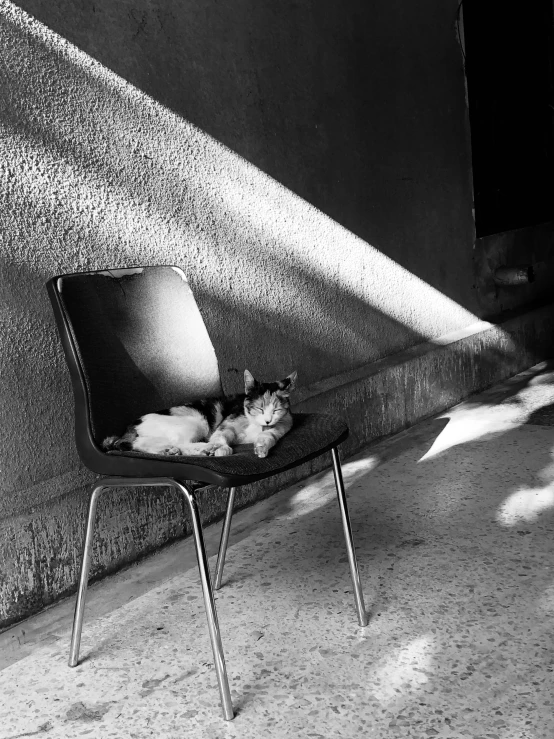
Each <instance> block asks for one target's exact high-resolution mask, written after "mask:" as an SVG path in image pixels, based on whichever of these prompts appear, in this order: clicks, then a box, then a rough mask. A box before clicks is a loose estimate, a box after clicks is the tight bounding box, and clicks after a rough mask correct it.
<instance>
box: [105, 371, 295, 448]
mask: <svg viewBox="0 0 554 739" xmlns="http://www.w3.org/2000/svg"><path fill="white" fill-rule="evenodd" d="M296 378H297V373H296V372H292V373H291V374H290V375H288V377H285V379H284V380H278V381H277V382H258V381H257V380H255V379H254V377H253V376H252V374H251V373H250V372H249V371H248V370H245V371H244V389H245V392H244V393H243V394H240V395H232V396H228V397H222V398H210V399H208V400H195V401H193V402H191V403H184V404H183V405H177V406H173V407H172V408H169V409H168V410H163V411H158V412H157V413H147V414H146V415H144V416H141V417H140V418H139V419H138V420H137V421H135V422H134V423H132V424H131V425H130V426H128V428H127V430H126V431H125V433H124V434H123V436H121V437H117V436H108V437H107V438H106V439H104V441H103V443H102V447H103V448H104V449H105V450H110V449H118V450H121V451H130V450H132V451H136V452H147V453H148V454H162V455H167V456H189V455H190V456H215V457H226V456H229V455H231V454H233V446H236V445H237V444H254V453H255V454H256V456H258V457H260V458H262V457H267V455H268V453H269V450H270V449H271V448H272V447H273V446H275V444H276V443H277V442H278V441H279V439H280V438H282V437H283V436H284V435H285V434H286V433H287V431H290V429H291V428H292V415H291V412H290V403H289V395H290V393H291V392H292V390H294V387H295V384H296Z"/></svg>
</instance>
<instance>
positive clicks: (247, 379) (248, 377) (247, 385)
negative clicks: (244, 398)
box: [244, 369, 257, 395]
mask: <svg viewBox="0 0 554 739" xmlns="http://www.w3.org/2000/svg"><path fill="white" fill-rule="evenodd" d="M256 384H257V383H256V380H255V379H254V376H253V375H252V374H251V373H250V372H249V371H248V370H247V369H245V370H244V390H245V392H246V394H247V395H248V393H251V392H252V390H254V388H255V387H256Z"/></svg>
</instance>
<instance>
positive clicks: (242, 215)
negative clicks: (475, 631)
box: [0, 0, 479, 623]
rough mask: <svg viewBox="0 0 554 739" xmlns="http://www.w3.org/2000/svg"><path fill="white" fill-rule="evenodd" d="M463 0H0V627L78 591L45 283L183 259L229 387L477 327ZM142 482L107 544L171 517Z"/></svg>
mask: <svg viewBox="0 0 554 739" xmlns="http://www.w3.org/2000/svg"><path fill="white" fill-rule="evenodd" d="M456 6H457V2H456V0H449V1H448V2H443V1H442V0H425V2H421V3H418V4H417V5H411V4H410V3H405V2H400V1H399V0H397V1H394V2H389V1H387V2H386V3H385V2H383V3H381V4H379V7H376V6H375V4H373V3H365V2H362V0H348V1H347V2H346V4H345V3H341V4H337V3H334V2H332V1H331V0H318V1H317V2H305V3H293V2H290V3H277V4H276V3H270V2H266V1H265V0H263V1H261V2H260V0H255V1H254V0H252V1H251V2H250V1H246V0H244V1H243V2H240V3H229V4H221V3H218V2H216V0H208V2H206V0H192V1H191V2H188V3H182V2H180V0H168V1H167V2H164V3H161V2H160V3H158V2H156V1H155V0H133V2H125V1H123V0H122V1H121V2H117V3H115V2H112V0H99V1H98V2H94V3H92V2H89V1H88V0H86V1H85V0H71V2H70V1H69V0H67V1H65V0H50V2H48V3H44V2H38V0H37V1H36V2H34V1H31V0H21V2H19V3H17V4H14V3H11V2H8V1H7V0H0V80H1V87H2V95H1V96H0V240H1V246H0V296H1V299H2V301H3V310H2V318H1V320H2V330H1V332H0V342H1V347H0V373H1V377H2V390H1V392H2V398H1V400H0V449H1V455H2V458H1V466H2V476H1V482H0V485H1V487H0V519H1V520H2V521H3V524H2V527H3V531H4V533H5V534H6V537H10V536H13V537H15V534H16V533H17V534H18V537H19V538H17V537H16V538H14V539H13V541H14V549H13V552H12V554H11V555H9V556H8V554H5V558H6V563H5V566H6V568H8V569H9V570H10V572H11V573H12V574H11V575H10V583H9V585H8V584H6V582H7V581H6V580H4V581H3V583H4V585H5V590H4V593H3V595H0V602H1V603H2V607H3V616H0V623H1V621H2V618H4V619H6V618H14V617H20V616H21V615H22V614H24V613H26V612H29V610H32V609H34V608H37V607H39V606H40V604H41V603H45V602H48V600H49V599H51V598H52V597H55V595H56V594H57V593H58V594H59V593H60V592H63V591H64V590H67V588H68V587H71V584H72V582H73V579H74V561H75V556H76V553H78V550H79V537H78V536H77V534H76V530H77V529H76V523H75V522H76V521H78V519H80V517H81V515H82V504H83V496H84V488H83V485H84V484H85V483H86V482H87V481H88V480H89V479H90V475H89V474H88V473H87V472H86V471H85V470H83V469H82V467H81V466H80V463H79V461H78V459H77V457H76V454H75V449H74V445H73V438H72V433H73V432H72V416H73V414H72V399H71V395H70V387H69V379H68V376H67V372H66V369H65V366H64V362H63V359H62V356H61V352H60V346H59V342H58V338H57V336H56V333H55V329H54V324H53V320H52V315H51V311H50V307H49V304H48V302H47V298H46V293H45V290H44V287H43V285H44V281H45V280H46V279H47V278H49V277H50V276H51V275H53V274H55V273H59V272H67V271H78V270H85V269H94V268H105V267H110V266H111V267H125V266H130V265H135V264H156V263H173V264H176V265H178V266H180V267H182V268H183V270H184V271H185V273H186V274H187V276H188V278H189V280H190V283H191V285H192V287H193V290H194V291H195V294H196V295H197V298H198V301H199V304H200V307H201V310H202V312H203V315H204V317H205V320H206V324H207V326H208V330H209V331H210V334H211V336H212V339H213V341H214V344H215V347H216V351H217V353H218V356H219V359H220V363H221V370H222V375H223V382H224V385H225V387H226V389H227V390H233V389H236V388H237V386H238V383H239V380H238V378H239V377H240V374H241V373H242V370H243V368H244V367H248V368H249V369H250V370H252V371H253V372H254V373H255V374H256V373H258V374H260V375H262V376H264V377H266V378H272V377H275V376H281V375H284V374H286V373H288V372H290V371H291V370H292V369H293V368H296V369H298V371H299V376H300V381H301V384H302V385H307V384H309V383H312V382H316V381H318V380H321V379H322V378H325V377H329V376H332V375H334V374H336V373H340V372H344V371H345V370H349V369H352V368H355V367H359V366H361V365H365V364H367V363H368V362H371V361H375V360H379V359H381V358H383V357H386V356H389V355H391V354H393V353H395V352H398V351H401V350H404V349H406V348H407V347H410V346H413V345H414V344H416V343H417V342H419V341H421V340H422V339H425V338H432V337H436V336H439V335H441V334H444V333H445V332H448V331H452V330H455V329H459V328H461V327H463V326H466V325H467V324H469V323H471V322H472V321H474V320H475V318H474V314H475V313H477V312H478V310H479V309H478V307H477V300H476V297H475V290H474V288H473V265H472V240H473V223H472V216H471V191H470V163H469V143H468V135H467V130H466V110H465V97H464V81H463V71H462V65H461V57H460V53H459V49H458V46H457V42H456V37H455V32H454V18H455V12H456ZM25 11H28V13H31V14H33V15H34V17H32V16H31V15H28V14H27V12H25ZM160 495H161V496H162V497H161V498H159V500H162V501H163V503H160V506H159V510H158V513H159V520H157V519H156V518H155V517H153V518H150V516H151V512H149V508H148V506H146V507H145V506H142V507H140V505H139V504H138V503H137V506H139V508H140V510H141V511H142V513H141V516H142V518H141V519H140V520H141V521H143V522H144V521H145V520H149V525H148V527H146V528H145V527H144V525H143V524H141V525H140V526H139V529H140V533H141V535H142V539H141V536H138V535H136V536H135V533H133V532H132V531H131V530H130V528H129V527H130V524H125V522H123V524H124V527H123V528H124V530H123V532H122V533H120V534H119V537H120V542H122V543H121V545H120V547H121V551H123V550H125V554H124V555H123V554H122V555H121V557H120V559H121V561H123V560H128V559H129V558H132V556H133V552H135V553H136V552H137V551H139V550H138V549H137V547H139V545H138V544H137V541H139V540H140V541H142V544H140V547H142V549H141V551H144V550H147V549H148V548H149V547H152V546H155V545H156V544H158V543H160V542H161V541H163V540H165V539H167V537H168V536H171V535H178V533H179V531H182V528H181V529H179V527H180V526H181V524H180V523H179V524H176V523H172V524H171V525H170V523H169V522H171V521H174V519H175V516H176V515H177V513H178V510H177V509H176V508H175V505H176V504H175V503H174V502H171V501H170V500H169V498H167V497H166V498H164V497H163V494H160ZM156 500H158V498H156ZM129 505H131V504H129ZM121 510H122V511H127V508H125V506H124V507H123V508H122V509H121ZM77 514H78V516H77ZM122 515H123V514H122ZM129 515H131V514H129ZM15 516H17V517H18V518H17V519H16V518H14V517H15ZM108 518H109V517H108ZM139 518H140V517H139ZM43 524H44V525H43ZM141 527H142V528H141ZM171 527H173V528H171ZM175 527H176V528H175ZM108 528H109V527H108ZM8 529H9V531H11V532H12V533H9V531H8ZM143 529H144V530H143ZM170 529H171V530H170ZM173 529H175V531H174V530H173ZM109 530H111V529H110V528H109ZM14 532H15V533H14ZM113 536H114V537H117V536H118V535H116V533H115V529H114V533H113ZM6 540H8V539H6ZM105 541H106V542H109V544H106V551H105V552H104V555H105V556H104V560H106V562H107V561H108V560H110V558H112V559H114V561H115V560H117V559H118V555H117V550H118V546H119V545H118V544H117V538H116V539H114V540H113V541H112V540H111V539H110V538H109V536H108V538H107V539H105ZM140 547H139V549H140ZM104 560H103V561H104ZM55 562H57V564H56V565H55V566H54V564H55ZM106 562H104V564H105V566H106V567H107V566H108V565H107V564H106ZM51 563H54V564H51ZM33 573H34V574H33ZM36 573H41V574H40V577H39V576H38V575H37V574H36ZM33 578H34V579H33ZM0 580H1V578H0ZM31 581H32V582H31ZM33 583H34V584H33ZM40 583H42V585H41V584H40ZM44 583H46V585H44V586H43V584H44ZM1 585H2V582H0V586H1ZM18 592H19V593H25V597H24V598H23V595H21V599H23V600H24V601H25V602H24V603H23V600H21V602H20V607H19V606H17V607H16V605H14V603H15V601H14V598H15V599H17V597H20V596H18V595H17V593H18ZM14 614H15V615H14Z"/></svg>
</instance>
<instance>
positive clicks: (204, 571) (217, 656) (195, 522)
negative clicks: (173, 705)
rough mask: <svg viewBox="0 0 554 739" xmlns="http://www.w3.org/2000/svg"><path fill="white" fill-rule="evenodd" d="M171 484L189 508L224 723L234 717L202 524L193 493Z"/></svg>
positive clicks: (180, 485)
mask: <svg viewBox="0 0 554 739" xmlns="http://www.w3.org/2000/svg"><path fill="white" fill-rule="evenodd" d="M173 484H174V485H175V487H176V488H177V489H178V490H180V491H181V493H182V494H183V495H184V496H185V498H186V500H187V502H188V504H189V508H190V513H191V518H192V529H193V533H194V543H195V545H196V556H197V559H198V569H199V570H200V580H201V582H202V592H203V594H204V604H205V607H206V616H207V618H208V629H209V632H210V640H211V642H212V651H213V655H214V665H215V671H216V674H217V682H218V686H219V695H220V698H221V708H222V709H223V718H224V719H225V720H226V721H230V720H231V719H232V718H233V716H234V712H233V703H232V701H231V691H230V690H229V680H228V678H227V669H226V667H225V657H224V655H223V645H222V643H221V634H220V632H219V624H218V621H217V612H216V610H215V601H214V595H213V591H212V584H211V581H210V571H209V569H208V558H207V557H206V549H205V547H204V537H203V535H202V523H201V521H200V513H199V510H198V504H197V502H196V497H195V494H194V492H192V491H189V490H188V489H187V488H186V487H185V486H184V485H183V484H182V483H180V482H178V481H177V480H174V481H173Z"/></svg>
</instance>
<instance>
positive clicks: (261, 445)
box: [254, 439, 271, 459]
mask: <svg viewBox="0 0 554 739" xmlns="http://www.w3.org/2000/svg"><path fill="white" fill-rule="evenodd" d="M270 449H271V444H270V443H269V441H267V439H258V441H257V442H256V443H255V444H254V454H255V455H256V456H257V457H260V459H262V458H263V457H267V455H268V454H269V450H270Z"/></svg>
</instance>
